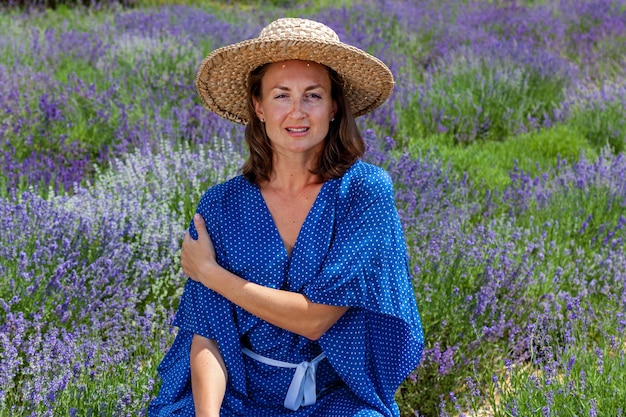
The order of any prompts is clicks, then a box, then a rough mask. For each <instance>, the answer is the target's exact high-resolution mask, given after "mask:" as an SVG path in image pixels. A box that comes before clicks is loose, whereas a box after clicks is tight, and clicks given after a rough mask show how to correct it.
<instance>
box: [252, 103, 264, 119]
mask: <svg viewBox="0 0 626 417" xmlns="http://www.w3.org/2000/svg"><path fill="white" fill-rule="evenodd" d="M252 104H254V112H255V113H256V115H257V117H258V118H259V120H260V121H262V122H265V115H264V114H263V106H261V102H260V101H259V100H257V99H256V97H252Z"/></svg>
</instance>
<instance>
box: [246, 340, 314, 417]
mask: <svg viewBox="0 0 626 417" xmlns="http://www.w3.org/2000/svg"><path fill="white" fill-rule="evenodd" d="M241 351H242V352H243V353H244V355H246V356H249V357H250V358H252V359H255V360H257V361H259V362H261V363H264V364H266V365H271V366H278V367H281V368H295V370H296V371H295V373H294V375H293V378H292V379H291V384H290V385H289V390H287V395H286V396H285V403H284V405H285V408H287V409H289V410H293V411H296V410H297V409H298V408H300V406H301V405H311V404H315V400H316V399H317V393H316V387H315V371H316V369H317V364H318V363H319V362H320V361H321V360H322V359H324V358H325V357H326V355H325V354H323V353H322V354H321V355H319V356H317V357H316V358H315V359H313V360H312V361H311V362H307V361H304V362H300V363H298V364H295V363H289V362H283V361H277V360H275V359H270V358H268V357H265V356H261V355H259V354H257V353H254V352H253V351H251V350H250V349H246V348H243V349H241Z"/></svg>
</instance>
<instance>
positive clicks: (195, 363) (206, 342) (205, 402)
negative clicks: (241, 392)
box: [189, 334, 228, 417]
mask: <svg viewBox="0 0 626 417" xmlns="http://www.w3.org/2000/svg"><path fill="white" fill-rule="evenodd" d="M189 359H190V363H191V391H192V393H193V403H194V407H195V409H196V416H197V417H219V415H220V408H221V406H222V400H223V399H224V393H225V392H226V381H227V380H228V373H227V371H226V365H225V364H224V359H222V354H221V353H220V350H219V347H218V346H217V343H216V342H215V340H211V339H207V338H206V337H203V336H200V335H197V334H195V335H194V336H193V340H192V341H191V351H190V353H189Z"/></svg>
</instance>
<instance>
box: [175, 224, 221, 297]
mask: <svg viewBox="0 0 626 417" xmlns="http://www.w3.org/2000/svg"><path fill="white" fill-rule="evenodd" d="M193 224H194V226H195V227H196V230H197V231H198V240H194V239H193V238H192V237H191V236H190V235H189V231H187V232H185V237H184V239H183V247H182V249H183V250H182V253H181V255H180V261H181V265H182V267H183V272H184V273H185V274H186V275H187V276H188V277H189V278H191V279H193V280H194V281H198V282H201V283H203V284H204V285H206V286H207V287H209V288H210V285H207V284H208V283H207V282H206V279H205V278H206V272H207V270H208V269H209V268H210V267H211V266H212V265H214V264H215V263H216V260H215V248H214V247H213V242H212V241H211V237H210V236H209V233H208V232H207V229H206V224H205V223H204V219H203V218H202V216H201V215H200V214H199V213H196V214H195V215H194V216H193Z"/></svg>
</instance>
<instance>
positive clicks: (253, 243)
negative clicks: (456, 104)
mask: <svg viewBox="0 0 626 417" xmlns="http://www.w3.org/2000/svg"><path fill="white" fill-rule="evenodd" d="M197 211H198V212H199V213H200V214H202V216H203V218H204V219H205V222H206V224H207V229H208V231H209V234H210V235H211V239H212V241H213V244H214V247H215V251H216V256H217V261H218V262H219V264H220V265H221V266H223V267H224V268H226V269H228V270H229V271H231V272H233V273H234V274H236V275H238V276H240V277H242V278H245V279H247V280H249V281H252V282H255V283H258V284H260V285H264V286H267V287H271V288H277V289H283V290H288V291H294V292H299V293H302V294H305V295H306V296H307V297H308V298H309V299H310V300H311V301H313V302H315V303H322V304H329V305H337V306H349V307H350V309H349V310H348V311H347V312H346V313H345V314H344V315H343V316H342V317H341V318H340V319H339V320H338V321H337V323H335V325H333V327H331V328H330V329H329V330H328V331H327V332H326V333H325V334H324V335H323V336H322V337H321V338H320V339H319V340H318V341H311V340H309V339H307V338H305V337H302V336H299V335H296V334H294V333H291V332H289V331H287V330H283V329H281V328H278V327H276V326H273V325H271V324H269V323H267V322H265V321H263V320H261V319H259V318H258V317H255V316H253V315H251V314H250V313H248V312H246V311H245V310H243V309H241V308H240V307H238V306H236V305H234V304H233V303H231V302H230V301H228V300H227V299H225V298H224V297H222V296H220V295H219V294H217V293H215V292H214V291H212V290H209V289H207V288H206V287H204V286H203V285H202V284H200V283H198V282H195V281H193V280H188V281H187V283H186V286H185V290H184V293H183V296H182V298H181V301H180V305H179V307H178V311H177V314H176V317H175V320H174V322H173V325H175V326H177V327H178V328H179V331H178V334H177V336H176V339H175V340H174V343H173V345H172V346H171V348H170V349H169V351H168V352H167V354H166V355H165V357H164V359H163V361H162V362H161V364H160V365H159V368H158V372H159V375H160V377H161V380H162V384H161V389H160V392H159V395H158V396H157V398H155V399H154V400H153V401H152V403H151V404H150V406H149V410H148V415H149V416H171V415H177V416H193V415H194V407H193V397H192V394H191V372H190V366H189V352H190V346H191V340H192V337H193V334H194V333H195V334H199V335H202V336H204V337H207V338H210V339H214V340H216V341H217V343H218V346H219V348H220V351H221V353H222V356H223V358H224V361H225V363H226V368H227V370H228V383H227V388H226V395H225V398H224V402H223V404H222V409H221V412H220V415H221V417H230V416H249V417H264V416H267V417H277V416H285V417H286V416H298V417H305V416H340V417H343V416H385V417H393V416H399V410H398V406H397V404H396V403H395V400H394V394H395V391H396V389H397V388H398V386H399V385H400V383H401V382H402V381H403V380H404V378H406V377H407V375H408V374H409V373H410V372H411V371H413V370H414V369H415V367H416V366H417V364H418V362H419V359H420V356H421V354H422V350H423V347H424V335H423V331H422V326H421V322H420V317H419V313H418V310H417V305H416V302H415V296H414V292H413V286H412V280H411V277H410V273H409V265H408V254H407V248H406V244H405V240H404V234H403V231H402V227H401V224H400V220H399V217H398V214H397V211H396V207H395V204H394V192H393V183H392V181H391V178H390V177H389V175H388V174H387V173H386V172H385V171H384V170H382V169H381V168H378V167H375V166H373V165H370V164H367V163H365V162H362V161H358V162H356V163H355V164H354V165H353V166H352V167H350V169H348V171H346V173H345V174H344V175H343V176H342V177H340V178H335V179H330V180H328V181H326V182H325V183H324V185H323V186H322V188H321V190H320V192H319V194H318V196H317V198H316V200H315V202H314V204H313V206H312V208H311V210H310V212H309V214H308V216H307V218H306V220H305V222H304V224H303V225H302V228H301V230H300V234H299V235H298V238H297V240H296V242H295V245H294V247H293V250H292V254H291V256H289V255H288V254H287V251H286V250H285V247H284V245H283V242H282V240H281V237H280V235H279V233H278V230H277V228H276V226H275V223H274V221H273V219H272V217H271V214H270V212H269V210H268V208H267V206H266V205H265V201H264V200H263V197H262V195H261V192H260V190H259V188H258V186H256V185H254V184H252V183H250V182H248V181H247V180H246V179H245V178H244V177H242V176H238V177H235V178H233V179H231V180H229V181H226V182H224V183H222V184H219V185H216V186H214V187H212V188H210V189H209V190H208V191H207V192H206V193H205V194H204V196H203V197H202V199H201V201H200V204H199V206H198V209H197ZM190 233H191V235H192V237H193V238H194V239H195V238H197V232H196V230H195V229H194V226H193V222H192V224H191V227H190ZM242 348H247V349H250V350H251V351H253V352H255V353H257V354H259V355H262V356H265V357H268V358H271V359H274V360H278V361H284V362H289V363H294V364H297V363H300V362H302V361H310V360H311V359H313V358H315V357H316V356H318V355H319V354H320V353H322V352H323V353H324V354H325V355H326V359H324V360H322V361H321V362H320V363H319V366H318V368H317V376H316V378H315V380H316V390H317V400H316V402H315V403H314V404H312V405H303V406H301V407H299V408H298V409H297V410H296V411H293V410H289V409H287V408H285V406H284V405H283V401H284V399H285V395H286V393H287V390H288V387H289V385H290V382H291V379H292V377H293V375H294V370H293V369H289V368H280V367H275V366H271V365H267V364H264V363H261V362H259V361H257V360H255V359H252V358H250V357H248V356H246V355H243V354H242Z"/></svg>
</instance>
